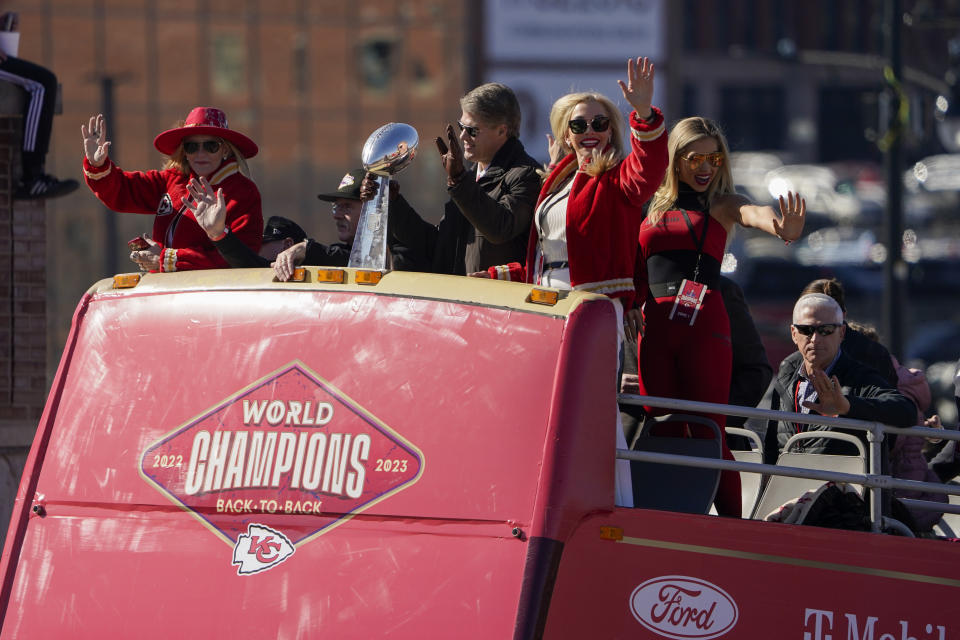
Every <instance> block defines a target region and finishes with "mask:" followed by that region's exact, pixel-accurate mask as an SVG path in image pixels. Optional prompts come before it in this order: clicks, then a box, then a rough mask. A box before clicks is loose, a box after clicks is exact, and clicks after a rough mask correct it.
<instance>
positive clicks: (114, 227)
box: [20, 0, 468, 371]
mask: <svg viewBox="0 0 960 640" xmlns="http://www.w3.org/2000/svg"><path fill="white" fill-rule="evenodd" d="M464 11H465V9H464V3H460V2H450V3H448V2H440V1H437V0H376V1H369V0H365V1H364V2H355V3H349V2H340V1H339V0H323V1H319V0H315V1H308V0H270V1H269V2H268V1H266V0H244V1H241V2H236V1H227V0H175V1H167V0H164V1H163V2H161V1H159V0H37V1H36V2H33V3H30V4H29V5H27V6H24V7H22V8H21V19H20V23H21V24H20V29H21V32H22V37H21V45H20V47H21V55H22V57H25V58H28V59H32V60H36V61H37V62H39V63H41V64H43V65H44V66H47V67H48V68H50V69H52V70H53V71H54V72H55V73H56V74H57V76H58V77H59V79H60V81H61V83H62V85H63V113H62V115H60V116H58V117H57V118H56V121H55V123H54V133H53V141H52V147H51V151H50V154H49V156H48V167H49V168H50V171H51V172H52V173H55V174H56V175H58V176H61V177H64V178H66V177H75V178H81V177H82V176H81V169H80V159H81V153H82V152H81V145H80V138H79V135H78V131H79V127H80V124H81V123H82V122H85V121H86V119H87V118H89V117H90V116H91V115H93V114H96V113H99V112H103V111H105V110H106V111H108V112H110V111H112V114H113V115H112V117H111V118H110V120H109V122H108V123H107V130H108V133H109V137H110V139H111V140H112V141H113V147H112V148H111V156H112V157H113V158H114V160H115V161H117V162H118V164H120V166H121V167H123V168H124V169H128V170H137V169H142V170H146V169H153V168H158V167H159V165H160V163H161V156H160V154H159V153H157V152H156V151H155V150H154V148H153V145H152V141H153V138H154V136H155V135H156V134H157V133H159V132H160V131H163V130H164V129H167V128H169V127H170V126H172V125H173V124H174V123H175V121H176V120H178V119H182V118H183V117H185V116H186V114H187V112H188V111H189V110H190V108H192V107H194V106H197V105H212V106H217V107H220V108H222V109H223V110H224V111H226V113H227V116H228V118H229V121H230V126H231V127H232V128H235V129H238V130H240V131H243V132H244V133H246V134H247V135H249V136H250V137H252V138H253V139H254V140H255V141H256V142H257V143H258V144H259V145H260V149H261V152H260V154H259V155H258V156H257V157H256V158H254V159H253V160H252V161H251V163H250V168H251V171H252V173H253V178H254V180H255V181H256V183H257V185H258V186H259V188H260V191H261V194H262V196H263V208H264V218H266V217H268V216H270V215H284V216H287V217H290V218H292V219H295V220H297V221H298V222H300V223H301V225H302V226H303V227H304V229H305V230H306V231H307V233H308V234H311V235H313V236H314V237H316V238H317V239H319V240H321V241H334V240H335V234H334V233H333V225H332V224H331V222H330V208H329V204H328V203H324V202H321V201H319V200H317V199H316V194H317V193H318V192H319V191H328V190H330V189H332V188H335V187H336V185H337V184H338V183H339V180H340V178H341V176H342V175H343V174H344V172H345V171H346V170H348V169H350V168H353V167H355V166H357V165H358V164H359V159H360V150H361V148H362V146H363V143H364V141H365V140H366V137H367V136H368V135H369V134H370V133H371V132H372V131H373V130H374V129H376V128H377V127H379V126H380V125H382V124H384V123H386V122H391V121H393V122H407V123H409V124H411V125H413V126H414V127H415V128H416V129H417V130H418V131H419V132H420V135H421V138H422V140H423V144H422V145H421V157H420V158H417V160H416V161H415V162H414V163H413V164H412V165H411V166H410V167H409V168H408V169H407V170H405V172H404V173H403V175H402V177H401V180H400V181H401V184H402V186H403V190H404V193H405V194H406V195H407V196H408V197H409V198H410V199H411V201H412V202H414V203H415V204H416V205H418V206H419V208H420V210H421V211H422V213H423V214H424V215H425V216H428V217H434V218H439V216H440V214H441V209H442V206H441V205H442V202H443V200H444V196H445V194H444V190H443V184H444V182H443V174H442V171H443V170H442V168H441V167H440V163H439V162H436V161H434V160H435V157H434V155H435V154H436V151H435V150H434V147H433V142H432V140H433V137H434V136H436V135H438V134H440V133H441V132H442V130H441V129H439V127H438V126H437V123H440V122H452V121H455V119H456V117H457V116H459V114H460V110H459V106H458V99H459V97H460V95H462V93H463V90H464V86H465V83H466V81H465V73H466V72H465V66H466V65H465V63H464V62H463V61H464V60H466V59H467V58H468V56H467V55H465V48H466V46H467V45H466V43H465V42H463V41H462V40H461V39H460V38H459V37H458V34H459V33H460V32H461V30H462V24H463V22H464V20H465V15H464ZM47 221H48V243H49V246H48V252H47V262H46V265H45V266H46V272H47V274H48V282H49V291H48V304H49V313H50V323H51V325H50V329H51V330H50V331H49V332H48V333H49V341H48V360H47V362H48V369H49V370H50V371H52V370H53V369H54V368H55V366H56V359H57V357H58V354H59V353H60V350H61V349H62V346H63V342H64V340H65V338H66V333H67V331H68V329H69V321H70V317H71V314H72V312H73V308H74V305H75V304H76V301H77V300H78V299H79V297H80V295H81V294H82V293H83V291H85V290H86V288H87V287H88V286H89V285H90V284H91V283H92V282H95V281H96V280H98V279H100V278H103V277H106V276H108V275H112V274H113V273H116V272H118V271H119V272H122V271H128V270H132V269H133V264H132V263H131V262H129V260H128V259H127V251H126V245H125V241H126V240H128V239H129V238H131V237H133V236H135V235H137V234H139V233H142V232H144V231H147V230H149V228H150V224H151V223H150V222H149V221H148V220H146V219H143V218H140V217H139V216H136V215H120V214H116V213H111V212H109V211H107V210H105V209H104V208H103V207H102V206H101V205H100V204H99V203H98V202H97V200H96V199H95V198H94V197H93V195H92V194H91V193H90V192H89V190H88V189H86V187H84V186H81V188H80V190H78V191H77V192H76V193H74V194H72V195H70V196H68V197H66V198H62V199H59V200H55V201H50V202H49V203H48V205H47Z"/></svg>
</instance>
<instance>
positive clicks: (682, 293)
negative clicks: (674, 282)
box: [669, 278, 707, 327]
mask: <svg viewBox="0 0 960 640" xmlns="http://www.w3.org/2000/svg"><path fill="white" fill-rule="evenodd" d="M705 295H707V285H705V284H703V283H700V282H694V281H693V280H687V279H686V278H684V280H683V281H682V282H681V283H680V290H679V291H678V292H677V297H676V298H674V300H673V309H671V310H670V316H669V317H670V319H671V320H676V321H678V322H687V323H688V324H689V325H690V326H691V327H692V326H693V323H694V322H695V321H696V320H697V314H698V313H700V307H701V306H702V305H703V297H704V296H705Z"/></svg>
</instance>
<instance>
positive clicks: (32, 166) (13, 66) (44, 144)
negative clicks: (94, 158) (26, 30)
mask: <svg viewBox="0 0 960 640" xmlns="http://www.w3.org/2000/svg"><path fill="white" fill-rule="evenodd" d="M18 22H19V16H18V15H17V13H16V12H15V11H7V12H6V13H4V14H3V15H2V16H0V30H3V31H8V32H12V31H17V27H18ZM0 80H3V81H5V82H9V83H11V84H15V85H17V86H19V87H22V88H23V89H24V90H25V91H26V92H27V94H28V99H27V102H26V105H25V106H24V110H23V140H22V142H21V144H22V151H21V153H20V166H21V175H20V182H19V183H18V184H17V185H16V188H15V189H14V192H13V198H14V200H39V199H41V198H59V197H60V196H65V195H67V194H68V193H72V192H73V191H75V190H76V188H77V187H78V186H79V183H78V182H77V181H76V180H73V179H69V178H68V179H66V180H58V179H57V178H55V177H53V176H52V175H50V174H48V173H46V170H45V165H46V159H47V151H49V149H50V132H51V130H52V129H53V112H54V108H55V106H56V101H57V76H55V75H54V74H53V72H52V71H50V70H49V69H47V68H46V67H41V66H40V65H38V64H35V63H33V62H30V61H28V60H22V59H20V58H17V57H15V56H13V55H7V54H6V53H5V52H4V51H2V50H0Z"/></svg>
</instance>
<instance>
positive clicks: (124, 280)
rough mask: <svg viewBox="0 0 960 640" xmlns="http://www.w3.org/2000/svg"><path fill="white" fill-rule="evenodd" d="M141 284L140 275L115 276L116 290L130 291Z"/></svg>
mask: <svg viewBox="0 0 960 640" xmlns="http://www.w3.org/2000/svg"><path fill="white" fill-rule="evenodd" d="M138 284H140V274H139V273H120V274H117V275H115V276H113V288H114V289H130V288H131V287H135V286H137V285H138Z"/></svg>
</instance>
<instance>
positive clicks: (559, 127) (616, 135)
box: [550, 91, 626, 176]
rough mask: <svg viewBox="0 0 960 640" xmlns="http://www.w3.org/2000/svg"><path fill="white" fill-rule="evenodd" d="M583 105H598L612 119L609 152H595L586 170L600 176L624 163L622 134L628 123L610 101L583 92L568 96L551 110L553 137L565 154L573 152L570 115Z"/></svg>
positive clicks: (597, 94)
mask: <svg viewBox="0 0 960 640" xmlns="http://www.w3.org/2000/svg"><path fill="white" fill-rule="evenodd" d="M584 102H596V103H599V104H600V105H601V106H602V107H603V109H604V111H606V112H607V117H609V118H610V146H609V147H608V148H607V149H592V150H591V153H592V155H593V159H592V161H591V162H590V163H589V164H587V166H585V167H583V170H584V171H585V172H586V173H587V174H589V175H591V176H599V175H601V174H602V173H605V172H607V171H609V170H610V169H613V168H614V167H615V166H617V165H618V164H620V161H621V160H623V157H624V151H623V133H624V131H625V130H626V122H625V121H624V119H623V114H621V113H620V110H619V109H618V108H617V105H615V104H613V101H612V100H610V98H608V97H606V96H605V95H602V94H600V93H595V92H593V91H581V92H579V93H568V94H567V95H565V96H563V97H562V98H560V99H559V100H557V101H556V102H554V103H553V108H552V109H550V128H551V129H552V130H553V138H554V140H556V141H557V142H559V143H560V146H561V148H562V149H563V151H564V154H568V153H571V152H572V151H573V149H571V148H570V145H568V144H567V140H566V138H567V128H568V124H567V123H569V122H570V114H571V113H573V110H574V109H575V108H576V107H577V105H578V104H582V103H584Z"/></svg>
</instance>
